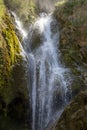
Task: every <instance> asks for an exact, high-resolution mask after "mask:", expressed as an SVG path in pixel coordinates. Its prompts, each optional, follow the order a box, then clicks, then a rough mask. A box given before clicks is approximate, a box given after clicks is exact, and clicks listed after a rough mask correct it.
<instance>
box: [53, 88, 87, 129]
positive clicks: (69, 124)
mask: <svg viewBox="0 0 87 130" xmlns="http://www.w3.org/2000/svg"><path fill="white" fill-rule="evenodd" d="M86 124H87V90H86V91H82V92H80V93H79V94H78V95H77V96H76V97H75V98H74V99H73V101H72V102H71V103H70V104H69V105H68V106H67V107H66V108H65V110H64V112H63V113H62V115H61V117H60V119H59V121H58V123H57V125H56V126H55V128H53V129H52V130H86V129H87V125H86Z"/></svg>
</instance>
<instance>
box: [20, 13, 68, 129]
mask: <svg viewBox="0 0 87 130" xmlns="http://www.w3.org/2000/svg"><path fill="white" fill-rule="evenodd" d="M35 30H38V31H39V34H40V35H39V37H40V39H41V40H40V43H39V47H36V48H34V49H31V44H32V40H33V39H32V35H33V32H34V31H35ZM22 32H23V31H22ZM58 43H59V31H58V25H57V22H56V20H55V19H54V18H53V17H52V16H51V15H47V14H45V13H42V14H41V15H40V17H39V18H38V20H37V21H36V22H35V24H34V25H33V26H32V27H31V28H30V30H29V34H28V36H27V38H25V40H24V46H25V47H24V48H25V52H26V56H27V59H28V72H29V73H28V86H29V87H30V86H31V105H32V130H44V129H45V128H46V127H47V126H48V124H49V123H50V122H51V120H53V118H55V117H56V116H57V117H58V116H59V114H60V113H61V111H62V109H63V108H64V106H65V105H66V104H67V102H68V100H69V95H70V94H69V93H70V88H68V86H69V84H70V80H69V76H68V69H66V68H64V67H63V66H62V65H61V63H60V51H59V48H58ZM34 44H36V43H34Z"/></svg>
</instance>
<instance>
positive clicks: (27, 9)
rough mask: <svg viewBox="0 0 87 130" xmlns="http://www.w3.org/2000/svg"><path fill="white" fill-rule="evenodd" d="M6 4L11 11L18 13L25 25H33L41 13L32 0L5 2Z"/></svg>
mask: <svg viewBox="0 0 87 130" xmlns="http://www.w3.org/2000/svg"><path fill="white" fill-rule="evenodd" d="M5 3H6V5H7V6H8V8H9V9H10V10H11V11H14V12H16V14H17V15H18V16H19V17H20V19H21V20H22V22H23V23H24V24H25V25H29V24H30V23H32V22H33V21H34V20H35V18H36V16H37V15H36V14H37V13H38V11H39V10H38V8H37V7H36V5H35V4H34V2H33V1H32V0H25V1H22V0H5Z"/></svg>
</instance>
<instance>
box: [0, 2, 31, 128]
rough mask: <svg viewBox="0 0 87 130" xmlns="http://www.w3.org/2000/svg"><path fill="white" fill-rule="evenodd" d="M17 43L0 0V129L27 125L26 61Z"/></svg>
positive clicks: (28, 109)
mask: <svg viewBox="0 0 87 130" xmlns="http://www.w3.org/2000/svg"><path fill="white" fill-rule="evenodd" d="M20 44H21V43H20V42H19V40H18V37H17V35H16V32H15V27H14V24H13V23H12V20H11V16H10V14H9V13H8V11H7V9H6V7H5V5H4V2H3V0H0V130H4V129H8V130H9V129H21V130H22V129H23V128H24V129H25V127H26V126H25V124H26V125H27V127H29V124H30V123H29V113H30V108H29V94H28V89H27V77H26V66H25V64H26V61H25V60H24V58H23V56H22V55H21V51H22V50H21V48H20ZM27 117H28V118H27ZM27 119H28V120H27ZM13 124H14V125H13ZM21 124H23V126H22V128H20V127H21Z"/></svg>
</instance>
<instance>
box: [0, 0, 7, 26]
mask: <svg viewBox="0 0 87 130" xmlns="http://www.w3.org/2000/svg"><path fill="white" fill-rule="evenodd" d="M5 11H6V8H5V5H4V0H0V24H1V21H2V17H3V16H4V14H5Z"/></svg>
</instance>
